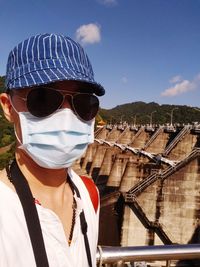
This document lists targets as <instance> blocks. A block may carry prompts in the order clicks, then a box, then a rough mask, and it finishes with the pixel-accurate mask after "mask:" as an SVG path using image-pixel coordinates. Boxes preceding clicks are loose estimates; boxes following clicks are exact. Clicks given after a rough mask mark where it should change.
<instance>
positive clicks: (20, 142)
mask: <svg viewBox="0 0 200 267" xmlns="http://www.w3.org/2000/svg"><path fill="white" fill-rule="evenodd" d="M9 99H10V104H11V106H12V108H13V109H14V111H15V112H16V113H17V114H18V116H19V112H18V111H17V110H16V108H15V107H14V105H13V102H12V98H11V96H10V94H9ZM19 117H20V116H19ZM13 126H14V133H15V137H16V139H17V142H18V143H19V144H20V147H21V146H22V145H23V143H22V141H21V140H20V138H19V136H18V134H17V131H16V127H15V124H13ZM20 127H21V122H20Z"/></svg>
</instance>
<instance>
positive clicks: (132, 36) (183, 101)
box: [0, 0, 200, 109]
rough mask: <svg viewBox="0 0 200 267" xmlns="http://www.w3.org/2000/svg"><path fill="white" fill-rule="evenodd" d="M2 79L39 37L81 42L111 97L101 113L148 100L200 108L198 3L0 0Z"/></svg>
mask: <svg viewBox="0 0 200 267" xmlns="http://www.w3.org/2000/svg"><path fill="white" fill-rule="evenodd" d="M0 6H1V8H0V25H1V28H0V76H3V75H5V74H6V63H7V56H8V54H9V52H10V51H11V50H12V49H13V48H14V46H15V45H17V44H18V43H20V42H21V41H23V40H25V39H27V38H28V37H30V36H32V35H35V34H38V33H58V34H64V35H67V36H69V37H71V38H72V39H75V40H76V41H78V42H79V43H80V44H81V45H82V46H83V47H84V49H85V51H86V53H87V54H88V56H89V58H90V61H91V63H92V65H93V70H94V73H95V80H96V81H97V82H98V83H100V84H102V85H103V86H104V88H105V90H106V94H105V95H104V96H103V97H101V98H100V103H101V107H102V108H106V109H110V108H113V107H115V106H117V105H121V104H125V103H132V102H136V101H143V102H146V103H149V102H156V103H158V104H173V105H187V106H192V107H198V108H199V107H200V0H29V1H27V0H0Z"/></svg>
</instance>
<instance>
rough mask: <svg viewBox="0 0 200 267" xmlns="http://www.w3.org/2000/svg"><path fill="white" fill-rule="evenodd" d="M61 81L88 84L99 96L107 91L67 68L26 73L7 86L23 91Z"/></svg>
mask: <svg viewBox="0 0 200 267" xmlns="http://www.w3.org/2000/svg"><path fill="white" fill-rule="evenodd" d="M59 81H79V82H83V83H87V84H88V85H89V88H87V90H88V89H89V91H90V90H91V91H92V92H93V93H95V94H96V95H97V96H102V95H104V94H105V89H104V87H103V86H102V85H101V84H99V83H97V82H96V81H94V80H91V79H89V78H88V77H87V76H84V75H83V74H82V73H78V72H74V71H73V72H72V71H71V70H69V69H65V68H55V69H52V68H51V69H50V68H49V69H45V70H44V69H43V70H37V71H31V72H30V73H25V74H23V75H21V76H20V77H18V78H16V79H13V80H10V81H9V84H7V89H22V88H28V87H33V86H39V85H43V84H49V83H53V82H59Z"/></svg>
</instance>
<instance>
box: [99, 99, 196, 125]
mask: <svg viewBox="0 0 200 267" xmlns="http://www.w3.org/2000/svg"><path fill="white" fill-rule="evenodd" d="M100 115H101V117H102V118H103V120H105V121H106V122H107V123H120V122H121V121H123V122H124V121H126V122H128V123H130V124H132V123H134V122H135V123H136V124H148V123H150V121H151V122H152V123H154V124H167V123H171V119H172V122H173V123H180V124H188V123H194V122H200V109H198V108H195V107H189V106H181V105H159V104H157V103H154V102H151V103H145V102H133V103H128V104H124V105H119V106H116V107H115V108H112V109H109V110H108V109H101V110H100Z"/></svg>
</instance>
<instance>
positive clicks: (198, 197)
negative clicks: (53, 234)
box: [74, 125, 200, 246]
mask: <svg viewBox="0 0 200 267" xmlns="http://www.w3.org/2000/svg"><path fill="white" fill-rule="evenodd" d="M74 167H75V169H76V171H78V172H79V173H80V174H86V175H88V176H90V177H91V178H92V179H93V180H94V181H95V183H96V184H97V186H98V188H99V190H100V194H101V210H100V237H99V243H100V244H102V245H110V246H116V245H121V246H133V245H134V246H137V245H139V246H141V245H161V244H187V243H191V242H199V240H197V238H196V236H197V235H198V231H199V223H200V128H199V126H198V125H184V126H157V127H150V126H149V125H147V126H140V127H132V126H130V125H125V126H124V125H107V126H104V127H102V128H100V129H98V130H97V131H96V133H95V142H94V143H93V144H91V145H90V146H89V147H88V149H87V151H86V152H85V154H84V155H83V157H82V158H81V159H80V160H79V161H78V162H76V164H75V166H74ZM195 238H196V239H195Z"/></svg>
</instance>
